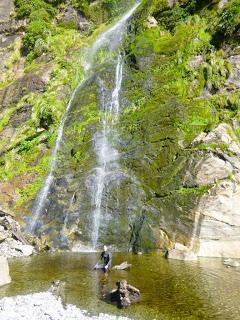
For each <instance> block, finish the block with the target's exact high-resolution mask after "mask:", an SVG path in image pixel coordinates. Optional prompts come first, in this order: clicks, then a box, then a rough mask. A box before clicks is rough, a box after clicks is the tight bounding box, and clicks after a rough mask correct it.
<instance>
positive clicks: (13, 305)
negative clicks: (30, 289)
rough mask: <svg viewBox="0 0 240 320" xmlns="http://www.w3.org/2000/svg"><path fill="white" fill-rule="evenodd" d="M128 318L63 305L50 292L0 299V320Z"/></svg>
mask: <svg viewBox="0 0 240 320" xmlns="http://www.w3.org/2000/svg"><path fill="white" fill-rule="evenodd" d="M22 319H24V320H33V319H34V320H60V319H68V320H90V319H93V320H117V319H118V320H128V318H126V317H121V316H120V317H118V316H114V315H107V314H103V313H100V314H99V315H97V316H92V315H90V314H88V312H87V311H85V310H81V309H79V308H77V307H76V306H74V305H71V304H68V305H66V306H63V304H62V301H61V299H60V298H57V297H56V296H55V295H54V294H53V293H52V292H41V293H34V294H29V295H24V296H16V297H6V298H3V299H1V300H0V320H22Z"/></svg>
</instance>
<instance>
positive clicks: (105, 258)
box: [100, 246, 112, 271]
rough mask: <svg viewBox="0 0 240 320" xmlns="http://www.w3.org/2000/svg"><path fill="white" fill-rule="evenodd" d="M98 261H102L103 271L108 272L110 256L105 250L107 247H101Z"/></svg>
mask: <svg viewBox="0 0 240 320" xmlns="http://www.w3.org/2000/svg"><path fill="white" fill-rule="evenodd" d="M100 259H101V260H103V265H104V269H105V271H107V270H109V269H110V268H111V266H112V254H111V252H109V251H108V250H107V246H103V252H102V253H101V256H100Z"/></svg>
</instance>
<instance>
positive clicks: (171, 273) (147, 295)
mask: <svg viewBox="0 0 240 320" xmlns="http://www.w3.org/2000/svg"><path fill="white" fill-rule="evenodd" d="M98 257H99V255H98V254H96V253H57V254H49V255H39V256H33V257H29V258H17V259H12V260H9V265H10V273H11V277H12V283H11V284H9V285H7V286H4V287H2V288H0V297H4V296H14V295H17V294H27V293H33V292H39V291H43V290H46V289H48V288H49V287H50V285H51V281H53V280H57V279H60V280H64V281H65V282H66V288H65V295H66V300H67V303H72V304H75V305H77V306H78V307H80V308H82V309H86V310H88V311H90V312H91V313H93V314H96V313H99V312H104V313H110V314H116V315H124V316H128V317H129V318H132V319H148V320H150V319H156V320H157V319H161V320H169V319H171V320H175V319H223V320H226V319H228V320H230V319H234V320H236V319H240V269H238V268H227V267H226V266H224V265H223V264H222V260H221V259H200V260H198V261H196V262H183V261H175V260H166V259H165V258H163V257H162V256H161V255H160V254H158V253H156V252H155V253H151V254H144V255H139V256H137V255H132V254H125V253H124V254H123V253H114V254H113V264H120V263H121V262H123V261H126V260H127V261H128V262H129V263H131V264H132V268H131V270H129V271H117V270H116V271H114V270H112V271H111V272H109V273H108V274H104V273H102V272H101V271H93V270H92V267H93V266H94V265H95V263H96V262H97V260H98ZM118 279H126V280H127V281H128V282H129V283H130V284H132V285H133V286H135V287H137V288H139V289H140V291H141V301H140V302H139V303H138V304H136V305H132V306H130V307H129V308H127V309H123V310H119V309H117V308H116V306H114V305H111V304H109V303H108V302H107V301H104V300H103V299H102V294H103V293H104V292H106V291H108V290H111V289H113V288H115V283H116V281H117V280H118Z"/></svg>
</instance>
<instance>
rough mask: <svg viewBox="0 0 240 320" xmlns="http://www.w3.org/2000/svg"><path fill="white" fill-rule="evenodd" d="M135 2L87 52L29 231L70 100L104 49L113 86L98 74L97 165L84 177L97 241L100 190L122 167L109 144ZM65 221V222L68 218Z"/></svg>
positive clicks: (42, 202) (32, 228)
mask: <svg viewBox="0 0 240 320" xmlns="http://www.w3.org/2000/svg"><path fill="white" fill-rule="evenodd" d="M138 6H139V3H137V4H136V5H135V6H134V7H132V8H131V9H130V10H129V11H128V12H127V13H126V14H125V15H124V16H123V17H122V18H121V19H120V20H119V21H118V22H117V23H116V24H115V25H114V26H113V27H111V28H109V29H108V30H107V31H105V32H104V33H103V34H102V35H100V37H99V38H98V39H97V40H96V41H95V42H94V44H93V45H92V47H91V48H90V49H89V50H88V52H87V54H86V62H85V78H84V79H83V80H82V81H81V82H80V83H79V85H78V86H77V88H76V89H75V91H74V93H73V95H72V98H71V100H70V101H69V104H68V106H67V109H66V112H65V115H64V117H63V120H62V122H61V125H60V127H59V130H58V134H57V140H56V144H55V147H54V149H53V152H52V156H51V159H52V160H51V163H50V170H49V173H48V175H47V178H46V179H45V183H44V186H43V188H42V189H41V191H40V193H39V195H38V197H37V199H36V201H35V203H34V207H33V212H34V214H33V217H32V219H31V221H30V223H29V226H28V231H29V232H32V233H35V232H36V230H37V228H38V223H39V220H41V216H42V214H43V212H44V211H45V206H46V202H47V199H48V196H49V194H50V189H51V187H52V185H53V182H54V179H55V177H54V174H55V170H56V168H57V165H58V158H57V154H58V150H59V148H60V146H61V144H62V138H63V133H64V128H65V123H66V121H67V119H68V116H69V113H70V112H71V108H72V104H73V102H74V100H75V97H76V95H77V94H78V93H79V92H80V90H81V88H82V86H84V83H85V82H86V81H87V80H88V79H89V78H90V77H91V76H92V75H93V74H94V73H95V69H96V66H98V61H94V59H95V58H96V57H97V53H98V52H99V50H100V49H101V50H102V49H105V50H107V52H108V53H110V54H112V57H113V58H112V59H114V60H115V63H114V64H115V83H114V88H113V89H112V90H109V89H106V88H105V86H104V83H103V82H102V81H101V79H100V77H99V79H98V87H99V93H100V101H101V111H102V129H101V130H100V131H98V132H97V133H96V134H95V135H94V139H93V141H94V150H95V153H96V155H97V167H96V168H94V169H93V170H91V172H90V173H89V176H88V178H87V181H86V184H87V187H88V190H89V191H90V192H91V195H92V200H91V202H92V212H91V213H90V215H91V217H92V231H91V246H92V247H94V248H95V247H96V245H97V241H98V233H99V227H100V221H101V214H102V199H103V193H104V190H105V189H106V186H107V184H108V182H109V181H110V180H111V176H112V175H113V176H114V177H115V178H116V176H117V175H118V174H119V172H120V170H121V169H120V167H119V164H118V159H119V154H118V151H117V150H116V149H114V148H113V147H112V145H111V143H110V139H109V137H110V136H111V137H116V136H117V133H116V132H115V130H114V128H113V127H114V123H115V122H116V121H117V119H118V115H119V110H120V102H119V93H120V90H121V84H122V78H123V57H122V55H121V52H120V47H121V44H122V40H123V36H124V33H125V28H126V24H127V21H128V19H129V18H130V17H131V16H132V14H133V12H134V11H135V10H136V8H137V7H138ZM114 57H115V58H114ZM64 221H65V222H66V221H67V218H66V219H65V220H64Z"/></svg>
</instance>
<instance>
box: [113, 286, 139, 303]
mask: <svg viewBox="0 0 240 320" xmlns="http://www.w3.org/2000/svg"><path fill="white" fill-rule="evenodd" d="M116 285H117V289H116V290H113V291H111V292H110V299H111V301H112V302H116V303H117V306H118V307H119V308H124V307H128V306H129V305H131V304H132V303H136V302H138V301H139V300H140V291H139V290H138V289H137V288H135V287H133V286H131V285H130V284H128V283H127V281H126V280H119V281H117V283H116Z"/></svg>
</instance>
